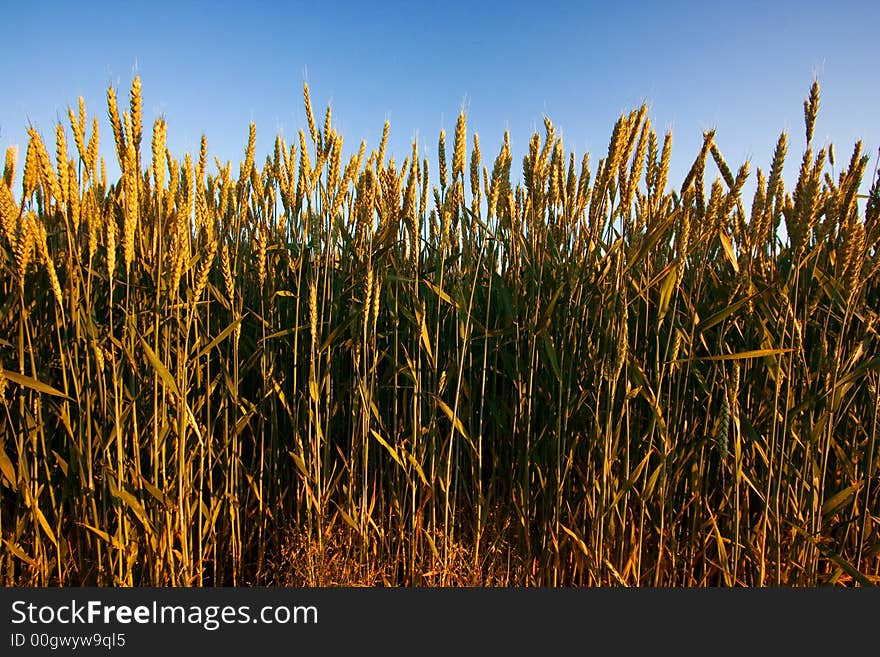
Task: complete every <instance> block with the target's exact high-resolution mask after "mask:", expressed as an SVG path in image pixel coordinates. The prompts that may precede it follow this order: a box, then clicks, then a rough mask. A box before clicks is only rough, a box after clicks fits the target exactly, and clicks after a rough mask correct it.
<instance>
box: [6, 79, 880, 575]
mask: <svg viewBox="0 0 880 657" xmlns="http://www.w3.org/2000/svg"><path fill="white" fill-rule="evenodd" d="M304 100H305V103H306V107H307V118H308V132H307V133H306V132H302V131H301V132H300V134H299V139H298V143H296V144H290V145H288V144H286V143H285V142H284V140H282V139H280V138H278V139H276V142H275V148H274V152H273V153H272V154H270V155H269V156H268V157H266V158H265V159H263V160H261V159H259V157H258V156H257V154H256V153H255V152H254V144H255V136H256V132H255V130H256V128H255V126H253V125H251V127H250V133H249V139H248V146H247V149H246V152H245V157H244V161H243V162H241V163H240V165H239V167H238V175H237V177H235V176H234V173H233V171H234V170H233V167H232V164H231V163H225V164H224V163H221V162H218V161H216V160H215V161H213V162H212V161H210V160H209V159H208V144H207V141H206V140H204V139H203V141H202V144H201V148H200V152H199V154H198V158H197V160H196V161H193V158H192V157H191V156H190V155H189V154H186V155H185V156H184V158H183V160H182V161H181V160H177V159H175V157H174V155H173V154H172V153H170V152H169V151H168V150H167V149H166V147H165V131H166V126H165V124H164V121H161V120H159V121H157V122H156V123H155V124H154V126H153V134H152V136H151V140H150V143H149V147H147V146H146V145H142V143H141V142H142V136H143V135H142V132H143V125H142V122H143V119H142V111H141V103H142V100H141V87H140V81H139V80H137V79H136V80H135V81H134V83H133V85H132V88H131V93H130V108H129V109H130V111H126V112H123V114H122V115H121V116H120V114H119V108H118V106H117V99H116V92H115V90H113V89H112V88H111V89H110V90H109V92H108V106H109V118H110V129H111V130H112V135H113V142H114V145H115V151H116V155H117V157H118V159H119V164H120V168H121V170H122V175H121V177H120V179H119V180H118V181H116V182H114V183H110V182H109V181H107V179H106V173H105V171H106V167H105V164H104V162H103V160H102V159H99V157H98V122H97V121H95V120H93V122H92V124H91V130H90V131H89V130H88V128H89V122H88V119H87V117H86V115H85V110H84V104H83V103H82V102H80V103H79V107H78V110H77V111H75V110H74V109H71V110H70V112H69V117H68V118H69V122H70V125H69V126H67V127H65V126H61V125H59V126H58V127H57V129H56V130H55V137H56V144H55V146H56V148H55V153H54V155H55V157H54V163H53V159H52V158H50V156H49V151H48V150H47V147H46V145H45V144H44V142H43V141H42V138H41V136H40V134H39V133H38V132H37V131H36V130H35V129H33V128H32V129H31V131H30V143H29V144H28V147H27V151H26V154H25V159H24V165H23V175H22V176H21V178H22V180H23V182H22V192H21V194H16V192H15V191H14V190H13V188H12V185H13V181H14V180H15V179H16V176H15V167H16V165H17V162H16V160H17V156H16V153H15V152H14V151H9V152H7V154H6V164H5V170H4V178H3V184H0V219H2V221H0V225H2V236H0V273H2V276H0V290H2V296H0V299H2V307H3V311H2V314H0V364H2V369H0V399H2V412H0V435H2V436H3V439H2V443H0V447H2V448H0V536H2V548H0V569H2V570H0V572H2V574H0V578H2V581H3V583H4V584H6V585H22V584H37V585H77V584H98V585H220V584H222V585H249V584H288V585H289V584H318V585H337V584H352V583H359V584H367V585H452V584H455V585H459V584H461V585H473V584H487V585H501V586H506V585H513V584H518V585H572V584H573V585H605V584H608V585H655V586H671V585H687V586H706V585H774V584H776V585H778V584H785V585H815V584H853V583H855V584H869V583H871V582H875V583H876V582H877V579H878V573H880V538H878V526H880V504H878V491H880V476H878V461H880V459H878V444H877V433H878V392H877V388H878V378H880V375H878V370H880V351H878V335H877V328H878V315H877V313H876V308H878V306H880V288H878V277H877V272H878V269H880V254H878V239H880V222H878V216H880V192H878V186H877V183H876V182H875V184H874V186H873V188H872V191H871V193H870V195H869V197H867V198H865V197H863V196H860V195H859V188H860V185H861V184H862V181H863V179H864V176H865V174H866V170H867V164H868V158H867V157H866V156H864V155H863V154H862V152H861V145H860V144H859V145H857V146H856V148H855V150H854V152H853V154H852V157H851V158H850V160H849V162H848V163H845V164H843V165H842V166H840V163H835V162H834V153H833V150H832V149H831V146H830V145H828V146H827V147H821V148H819V150H818V151H814V148H815V146H814V144H812V136H813V127H814V125H815V121H816V115H817V112H818V107H819V90H818V86H815V85H814V87H813V88H811V90H810V94H809V97H808V99H807V102H806V103H805V106H804V111H805V123H806V139H807V143H806V144H805V148H804V153H803V157H802V159H801V162H800V174H799V177H798V180H797V183H796V186H795V188H794V189H793V190H791V191H790V192H789V191H786V190H785V187H784V182H783V176H782V170H783V167H784V166H785V159H786V154H787V152H788V151H789V149H791V148H792V144H790V143H789V142H788V140H787V138H786V136H785V135H783V136H782V137H781V138H780V140H779V142H778V144H777V146H776V149H775V153H773V154H772V160H771V163H770V168H769V174H768V175H765V174H764V172H763V171H762V170H761V169H760V168H758V169H757V173H756V178H757V181H758V183H757V190H756V192H755V196H754V198H753V199H752V200H751V203H749V204H746V203H745V201H744V200H743V199H742V198H741V190H742V189H743V186H744V184H745V183H746V180H747V178H748V177H749V175H750V173H749V171H750V169H749V166H748V163H746V164H745V165H743V166H742V167H740V168H738V169H733V168H730V166H729V165H728V164H727V163H726V162H725V160H724V157H723V154H722V150H723V149H722V146H723V138H722V137H721V136H720V135H718V136H716V135H715V133H714V132H708V133H706V135H705V141H704V145H703V147H702V149H701V150H700V152H699V153H698V154H697V156H696V158H695V160H694V164H693V167H692V168H691V170H690V172H689V173H688V175H687V176H686V178H685V180H684V182H683V184H682V185H681V186H680V187H678V189H677V191H670V189H668V181H667V177H668V170H669V155H670V151H671V135H666V136H665V138H664V139H663V141H662V146H661V140H660V138H659V136H658V135H657V134H656V133H655V131H654V130H653V129H652V128H651V124H650V120H649V118H648V116H647V112H646V109H645V108H644V107H642V108H639V109H637V110H635V111H633V112H632V113H630V114H628V115H625V116H622V117H620V119H619V120H618V121H617V123H616V124H615V126H614V130H613V133H612V137H611V140H610V143H609V147H608V151H607V153H606V154H605V156H604V157H601V158H600V159H599V160H598V162H597V163H596V165H595V168H591V165H590V159H589V157H588V155H584V156H583V157H582V158H580V159H579V158H576V157H575V154H573V153H569V154H568V155H566V152H565V150H564V146H563V143H562V141H561V139H560V138H559V136H558V134H557V132H556V130H555V128H554V126H553V125H552V123H550V121H549V120H548V121H546V123H545V134H544V135H543V136H542V135H539V134H535V135H533V136H532V138H531V141H530V142H529V148H528V155H526V157H525V158H524V161H523V162H522V181H521V182H517V181H516V180H515V179H512V177H511V170H512V166H513V162H512V157H511V149H510V141H509V137H508V136H507V135H505V140H504V145H503V147H502V149H501V152H500V153H499V154H498V156H497V158H495V160H494V162H492V163H491V166H489V163H487V164H486V165H484V164H483V162H482V161H481V155H480V153H479V140H478V139H477V137H476V135H474V136H473V139H472V144H473V147H472V148H471V149H470V153H468V143H469V139H468V133H467V124H466V117H465V116H463V115H462V116H461V117H460V118H459V120H458V122H457V124H456V129H455V134H454V138H453V143H452V161H451V166H449V163H447V161H446V143H445V139H446V136H445V134H443V133H441V135H440V141H439V148H438V150H439V154H440V157H439V161H438V163H437V169H436V171H437V174H438V184H439V187H438V186H433V185H431V183H430V176H429V171H428V159H426V158H421V159H420V154H419V152H418V149H417V146H416V145H415V144H414V145H413V149H412V154H411V155H410V156H409V157H407V159H406V160H405V161H404V162H402V163H396V162H395V161H394V160H390V161H389V160H387V159H386V156H385V147H386V143H387V139H388V130H389V126H388V124H387V123H386V125H385V130H384V133H383V138H382V141H381V143H380V145H379V147H378V148H377V150H375V151H373V152H371V153H369V154H368V153H367V151H366V150H365V148H364V146H362V147H361V149H360V151H359V153H357V154H355V155H352V156H351V158H350V159H349V160H348V161H347V162H346V161H345V160H344V159H343V155H342V153H343V147H342V137H341V136H340V135H338V134H337V133H336V132H335V131H334V129H333V123H332V117H331V113H330V110H329V108H328V109H327V112H326V113H325V115H324V123H323V127H322V128H319V127H318V125H317V124H316V123H315V117H314V114H313V112H312V109H311V100H310V95H309V90H308V88H305V89H304ZM69 144H72V145H75V147H76V153H71V152H70V151H69ZM578 162H579V166H576V163H578ZM431 166H432V169H433V165H431ZM713 167H714V168H713ZM516 168H517V170H518V169H519V167H518V166H517V167H516ZM716 168H717V172H718V174H719V175H718V176H716V174H715V170H716ZM490 169H491V173H490ZM429 186H430V187H429ZM707 187H708V189H709V193H708V196H707V193H706V189H707ZM783 221H784V222H785V226H784V227H785V229H786V230H785V232H783V231H782V230H781V228H782V222H783ZM120 251H121V252H120Z"/></svg>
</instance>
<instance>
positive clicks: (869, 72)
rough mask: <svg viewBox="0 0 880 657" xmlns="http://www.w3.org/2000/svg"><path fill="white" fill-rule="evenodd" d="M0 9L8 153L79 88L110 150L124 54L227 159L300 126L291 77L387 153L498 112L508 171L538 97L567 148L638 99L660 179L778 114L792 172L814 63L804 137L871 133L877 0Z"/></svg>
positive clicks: (352, 138)
mask: <svg viewBox="0 0 880 657" xmlns="http://www.w3.org/2000/svg"><path fill="white" fill-rule="evenodd" d="M276 4H277V5H283V6H275V5H276ZM2 13H3V20H4V23H5V29H4V30H3V41H4V51H5V52H6V53H7V55H6V56H5V58H4V65H3V73H2V75H0V80H2V84H0V147H2V148H3V149H4V150H5V148H6V147H7V146H10V145H14V144H18V145H19V148H20V155H19V169H20V167H21V164H22V162H23V157H24V153H23V151H24V146H25V131H26V126H27V122H28V121H31V122H33V123H34V124H35V125H36V126H37V128H38V129H39V130H40V131H41V132H42V134H43V135H44V137H46V138H47V140H49V141H52V142H53V141H54V137H53V131H54V123H55V121H57V120H58V119H63V120H65V121H66V114H67V107H68V106H73V107H75V106H76V102H77V97H78V96H80V95H81V96H83V97H84V98H85V100H86V104H87V109H88V111H89V114H90V115H93V114H96V113H97V114H98V115H99V117H100V120H101V137H102V154H103V155H105V156H106V157H107V159H108V165H109V164H111V160H112V159H113V158H114V157H115V156H114V155H113V149H112V133H111V131H110V129H109V124H108V122H107V118H106V117H107V108H106V90H107V86H108V85H109V84H113V85H115V86H117V87H118V89H119V92H120V93H119V96H120V100H122V101H126V100H127V95H128V88H129V85H130V82H131V78H132V76H133V74H134V73H135V72H138V73H139V74H140V76H141V79H142V82H143V94H144V107H145V130H146V129H147V128H148V127H149V126H151V125H152V121H153V119H154V118H155V116H157V115H158V114H162V115H164V116H165V117H166V119H167V121H168V144H169V147H170V148H171V150H172V152H173V153H174V154H175V155H176V156H178V157H180V158H181V159H182V155H183V152H184V150H190V151H197V150H198V143H199V139H200V136H201V134H202V133H205V134H206V135H207V137H208V145H209V155H211V156H214V155H216V156H218V157H219V158H220V160H221V161H223V162H225V161H226V160H227V159H229V160H232V162H233V166H234V170H236V169H237V165H238V163H239V161H240V160H241V159H242V158H243V150H244V146H245V144H246V141H247V132H248V124H249V122H250V121H251V120H253V121H255V122H256V125H257V137H258V139H257V154H258V156H259V159H258V162H260V161H262V159H263V158H264V157H265V155H266V154H268V153H270V152H271V149H272V143H273V140H274V135H275V134H276V132H278V131H280V132H282V133H283V134H284V136H285V137H286V138H287V140H288V141H291V140H292V139H293V138H294V137H295V135H296V133H297V130H298V129H299V128H303V127H305V114H304V111H303V106H302V83H303V81H308V83H309V85H310V88H311V93H312V100H313V104H314V105H315V111H316V113H317V114H319V115H320V116H322V115H323V109H324V107H326V104H327V103H328V102H329V103H331V105H332V108H333V117H334V122H335V125H336V127H337V129H338V130H340V131H341V132H342V134H343V136H344V137H345V147H346V151H349V152H351V151H354V150H356V149H357V147H358V145H359V143H360V140H361V139H366V140H367V144H368V146H369V147H374V146H375V145H377V143H378V140H379V137H380V136H381V131H382V125H383V123H384V121H385V119H386V118H389V119H390V120H391V140H390V148H389V153H390V154H393V155H395V156H396V157H397V159H398V161H402V160H403V158H404V157H406V156H407V155H408V154H409V152H410V144H411V141H412V139H413V138H414V137H417V138H418V140H419V144H420V154H421V155H422V156H424V155H425V154H427V155H428V156H429V157H430V158H431V167H432V175H436V171H437V167H436V159H435V158H436V148H437V137H438V134H439V131H440V129H441V128H445V129H446V130H447V133H449V138H450V140H451V134H452V132H453V131H454V127H455V120H456V116H457V114H458V111H459V109H460V108H461V107H464V108H466V110H467V112H468V116H469V120H468V129H469V133H470V132H472V131H473V130H476V131H477V132H479V134H480V139H481V144H482V152H483V160H484V163H487V166H488V168H489V169H490V170H491V162H492V160H493V159H494V157H495V155H496V154H497V152H498V148H499V146H500V143H501V137H502V135H503V132H504V130H505V129H509V130H510V133H511V140H512V144H513V148H514V157H515V159H514V173H515V174H516V175H519V173H520V171H521V167H520V162H521V159H522V154H523V152H524V149H525V148H526V147H527V144H528V139H529V136H530V134H531V132H532V131H534V130H535V129H539V128H540V129H542V122H543V117H544V115H548V116H549V117H550V118H551V120H552V121H553V123H554V124H555V125H556V126H557V127H558V128H559V129H561V130H562V133H563V135H564V139H565V147H566V150H567V151H571V150H574V151H575V152H576V154H577V156H578V159H579V158H580V155H581V154H582V153H583V152H584V151H585V150H589V151H591V153H592V154H593V157H592V162H593V164H594V165H595V163H596V162H598V159H599V157H601V156H602V155H603V154H604V152H605V150H606V149H607V145H608V138H609V136H610V133H611V128H612V126H613V124H614V121H615V119H616V118H617V116H618V115H619V114H620V113H621V112H624V111H628V110H629V109H631V108H633V107H636V106H638V105H639V104H641V102H643V101H647V102H648V104H649V108H650V116H651V118H652V121H653V122H654V125H655V126H656V127H657V128H658V131H660V132H662V131H665V130H666V129H669V128H672V129H673V157H672V171H671V183H672V184H675V183H676V182H678V183H679V184H680V182H681V179H682V177H683V175H684V173H685V172H686V170H687V168H688V167H689V166H690V163H691V162H692V160H693V157H694V156H695V154H696V152H697V150H698V148H699V143H700V141H701V138H702V137H701V135H702V132H703V130H706V129H708V128H712V127H714V128H716V130H717V137H716V142H717V144H718V145H719V147H720V148H721V150H722V152H723V153H724V154H725V156H726V158H727V160H728V163H729V164H730V166H731V167H732V168H735V167H736V166H738V165H739V164H740V163H741V162H742V161H743V160H744V159H746V158H750V159H751V161H752V170H753V171H754V168H755V167H756V166H761V167H762V168H764V170H765V171H766V169H767V168H768V167H769V163H770V159H771V156H772V151H773V147H774V145H775V142H776V139H777V137H778V135H779V133H780V131H782V130H788V131H789V140H790V141H789V143H790V146H789V159H788V160H787V165H786V174H787V175H786V178H787V179H789V180H791V178H790V176H792V175H793V174H796V171H797V168H798V165H799V161H800V155H801V153H802V151H803V143H804V136H803V106H802V104H803V100H804V98H805V96H806V94H807V92H808V89H809V85H810V83H811V81H812V79H813V76H814V75H815V76H817V77H818V79H819V81H820V84H821V86H822V101H821V108H820V113H819V120H818V122H817V125H816V140H817V141H818V142H819V143H822V142H825V141H827V140H832V141H833V142H834V144H835V151H836V154H837V159H838V162H839V163H841V164H842V163H843V161H844V160H848V158H849V154H850V152H851V149H852V145H853V143H854V142H855V140H857V139H862V140H864V142H865V147H866V151H867V152H868V154H870V155H871V163H870V165H869V176H870V175H871V173H872V172H873V170H874V165H875V163H876V154H877V148H878V146H880V123H878V120H877V119H878V108H880V102H878V101H880V67H878V64H877V49H876V39H877V26H878V25H880V3H878V2H876V1H875V2H855V1H854V2H828V1H827V0H826V1H824V2H813V1H812V0H802V1H800V2H782V1H780V2H775V1H770V2H751V1H747V0H737V1H736V2H693V3H684V2H675V1H672V2H656V3H647V2H644V3H643V2H637V1H630V2H620V1H612V2H595V3H588V2H583V3H581V2H571V3H561V2H559V3H554V2H548V3H546V4H542V3H538V2H515V1H514V2H511V1H508V2H480V1H476V0H472V1H470V2H420V1H418V0H410V1H409V2H374V3H367V2H363V3H354V2H352V3H334V2H310V3H298V2H287V3H268V2H265V3H264V2H247V1H241V0H239V1H237V2H224V1H223V0H218V1H216V2H204V3H190V2H186V1H183V0H179V1H177V2H164V1H162V0H153V1H152V2H144V3H141V2H120V1H119V0H115V1H113V2H105V1H104V0H91V1H90V2H88V3H72V2H66V3H60V2H59V3H46V2H41V1H37V0H31V1H27V2H12V1H8V2H5V3H4V7H3V12H2ZM872 43H873V44H874V46H873V47H872V46H871V44H872ZM320 116H319V119H318V120H319V121H320V120H321V118H320ZM69 139H70V138H69ZM145 139H148V136H145ZM71 142H72V140H71ZM71 148H72V147H71ZM113 169H114V170H115V167H113ZM712 177H714V172H711V173H710V175H709V179H711V178H712Z"/></svg>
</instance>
